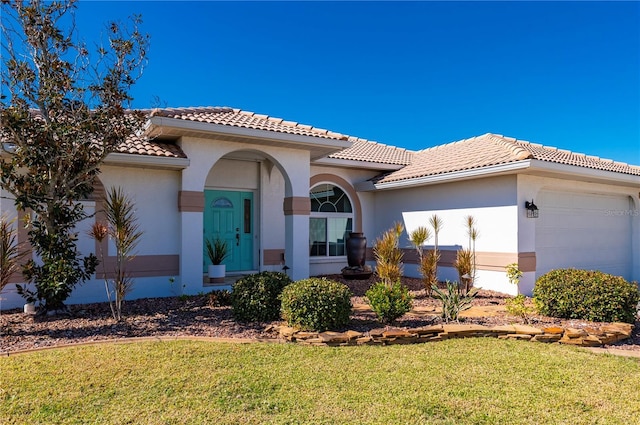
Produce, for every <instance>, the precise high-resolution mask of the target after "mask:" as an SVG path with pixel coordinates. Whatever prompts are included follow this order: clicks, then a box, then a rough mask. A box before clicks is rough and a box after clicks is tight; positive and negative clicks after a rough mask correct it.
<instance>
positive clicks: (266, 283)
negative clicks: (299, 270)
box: [231, 272, 291, 322]
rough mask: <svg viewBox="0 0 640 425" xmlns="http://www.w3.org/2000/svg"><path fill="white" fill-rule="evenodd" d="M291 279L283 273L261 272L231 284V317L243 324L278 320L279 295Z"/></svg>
mask: <svg viewBox="0 0 640 425" xmlns="http://www.w3.org/2000/svg"><path fill="white" fill-rule="evenodd" d="M290 283H291V279H290V278H289V276H287V275H286V274H284V273H279V272H261V273H257V274H252V275H249V276H245V277H243V278H242V279H240V280H238V281H237V282H236V283H234V284H233V290H232V291H231V306H232V307H233V316H234V317H235V318H236V319H238V320H240V321H243V322H267V321H271V320H277V319H279V318H280V298H279V297H280V294H281V293H282V290H283V289H284V288H285V286H287V285H289V284H290Z"/></svg>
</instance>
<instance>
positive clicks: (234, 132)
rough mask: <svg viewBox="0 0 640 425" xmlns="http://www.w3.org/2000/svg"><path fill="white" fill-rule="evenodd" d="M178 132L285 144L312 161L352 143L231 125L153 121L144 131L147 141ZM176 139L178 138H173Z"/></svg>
mask: <svg viewBox="0 0 640 425" xmlns="http://www.w3.org/2000/svg"><path fill="white" fill-rule="evenodd" d="M169 129H173V130H177V131H178V132H179V133H183V132H191V133H196V134H198V135H199V136H202V137H207V136H211V135H217V136H229V137H232V138H241V139H245V140H246V141H253V142H255V141H263V142H277V143H279V144H283V143H284V144H286V145H288V146H291V147H296V148H298V149H308V150H310V151H313V154H312V156H311V159H312V160H315V159H320V158H323V157H325V156H328V155H331V154H332V153H335V152H338V151H341V150H343V149H346V148H349V147H351V145H352V142H350V141H348V140H341V139H333V138H324V137H315V136H305V135H300V134H290V133H281V132H277V131H269V130H257V129H252V128H246V127H237V126H232V125H223V124H212V123H205V122H197V121H187V120H183V119H179V118H168V117H158V116H155V117H151V118H150V119H149V121H148V122H147V125H146V127H145V129H144V135H145V136H147V137H151V138H152V137H159V136H162V135H163V134H167V132H166V131H164V130H169ZM172 135H175V134H172Z"/></svg>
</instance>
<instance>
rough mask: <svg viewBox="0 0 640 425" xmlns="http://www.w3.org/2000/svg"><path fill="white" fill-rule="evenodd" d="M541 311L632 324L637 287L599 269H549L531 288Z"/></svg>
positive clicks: (635, 306) (636, 299) (575, 317)
mask: <svg viewBox="0 0 640 425" xmlns="http://www.w3.org/2000/svg"><path fill="white" fill-rule="evenodd" d="M533 295H534V297H535V298H536V301H537V304H538V308H539V310H540V313H541V314H544V315H546V316H551V317H561V318H566V319H583V320H590V321H594V322H628V323H633V322H634V321H635V318H636V315H637V308H638V302H639V301H640V290H638V285H637V284H636V283H629V282H627V281H626V280H624V279H623V278H622V277H618V276H612V275H610V274H606V273H602V272H599V271H587V270H576V269H559V270H552V271H550V272H549V273H547V274H545V275H543V276H541V277H540V278H539V279H538V280H537V282H536V286H535V288H534V290H533Z"/></svg>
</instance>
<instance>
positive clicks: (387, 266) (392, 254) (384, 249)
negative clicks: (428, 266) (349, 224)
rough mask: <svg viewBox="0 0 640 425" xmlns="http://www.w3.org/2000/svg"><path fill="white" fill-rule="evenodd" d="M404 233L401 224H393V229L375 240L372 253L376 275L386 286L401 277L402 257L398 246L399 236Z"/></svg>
mask: <svg viewBox="0 0 640 425" xmlns="http://www.w3.org/2000/svg"><path fill="white" fill-rule="evenodd" d="M403 231H404V226H403V225H402V223H398V222H396V223H394V224H393V227H391V228H390V229H389V230H387V231H386V232H384V233H383V234H382V237H380V238H378V239H376V243H375V244H374V246H373V253H374V255H375V257H376V273H377V274H378V276H379V277H380V279H381V280H382V281H383V282H384V283H386V284H387V285H391V284H393V283H394V282H398V281H399V280H400V277H402V257H403V256H404V254H403V253H402V250H401V249H400V246H399V240H400V235H402V232H403Z"/></svg>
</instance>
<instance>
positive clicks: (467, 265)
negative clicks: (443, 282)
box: [453, 248, 473, 293]
mask: <svg viewBox="0 0 640 425" xmlns="http://www.w3.org/2000/svg"><path fill="white" fill-rule="evenodd" d="M453 266H454V267H455V268H456V270H457V271H458V278H459V282H461V283H462V284H464V292H465V293H467V292H469V289H471V282H472V281H473V275H472V273H473V271H472V270H473V253H472V252H471V250H469V249H464V248H463V249H460V250H458V252H457V253H456V261H455V262H454V263H453ZM465 275H466V277H465Z"/></svg>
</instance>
